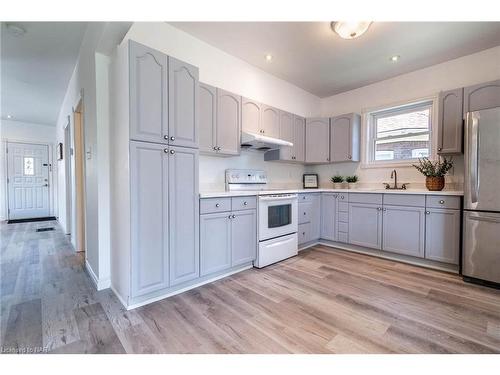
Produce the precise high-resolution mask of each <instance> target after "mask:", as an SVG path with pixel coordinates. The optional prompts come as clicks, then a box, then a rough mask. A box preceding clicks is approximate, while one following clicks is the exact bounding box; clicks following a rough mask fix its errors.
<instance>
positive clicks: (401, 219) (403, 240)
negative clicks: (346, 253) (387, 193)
mask: <svg viewBox="0 0 500 375" xmlns="http://www.w3.org/2000/svg"><path fill="white" fill-rule="evenodd" d="M382 212H383V235H382V246H383V250H384V251H388V252H392V253H398V254H404V255H411V256H414V257H420V258H423V257H424V247H425V208H424V207H410V206H389V205H384V207H383V211H382ZM351 219H352V218H351Z"/></svg>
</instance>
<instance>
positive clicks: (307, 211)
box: [298, 203, 313, 224]
mask: <svg viewBox="0 0 500 375" xmlns="http://www.w3.org/2000/svg"><path fill="white" fill-rule="evenodd" d="M312 208H313V207H312V203H302V204H299V209H298V212H299V221H298V222H299V224H304V223H309V222H310V221H311V215H312Z"/></svg>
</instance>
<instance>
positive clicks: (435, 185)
mask: <svg viewBox="0 0 500 375" xmlns="http://www.w3.org/2000/svg"><path fill="white" fill-rule="evenodd" d="M425 186H426V187H427V189H428V190H430V191H441V190H443V188H444V177H426V178H425Z"/></svg>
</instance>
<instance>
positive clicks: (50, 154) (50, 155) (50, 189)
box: [2, 138, 57, 220]
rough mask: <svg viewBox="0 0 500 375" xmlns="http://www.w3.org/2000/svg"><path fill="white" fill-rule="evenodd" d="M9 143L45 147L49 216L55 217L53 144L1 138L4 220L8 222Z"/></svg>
mask: <svg viewBox="0 0 500 375" xmlns="http://www.w3.org/2000/svg"><path fill="white" fill-rule="evenodd" d="M9 143H25V144H31V145H41V146H47V152H48V163H49V186H48V195H49V200H48V202H49V216H56V212H55V207H56V198H57V188H56V184H55V181H56V179H55V176H56V175H57V164H55V163H54V160H56V157H55V156H54V152H55V148H54V144H53V143H50V142H37V141H34V140H32V139H29V138H3V139H2V146H3V147H2V149H3V150H2V153H3V155H4V156H5V160H4V171H5V172H4V174H5V175H4V179H5V181H4V189H5V197H4V207H5V218H6V220H9V216H10V214H9V184H8V182H7V179H8V177H9V155H8V147H9Z"/></svg>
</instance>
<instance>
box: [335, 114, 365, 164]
mask: <svg viewBox="0 0 500 375" xmlns="http://www.w3.org/2000/svg"><path fill="white" fill-rule="evenodd" d="M360 128H361V116H360V115H358V114H356V113H349V114H346V115H341V116H336V117H333V118H331V119H330V162H331V163H335V162H343V161H359V143H360Z"/></svg>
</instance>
